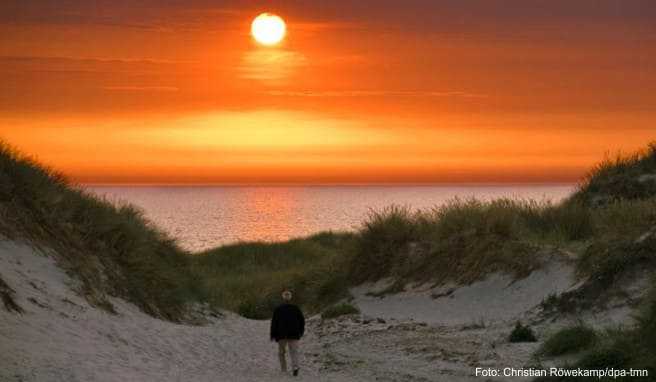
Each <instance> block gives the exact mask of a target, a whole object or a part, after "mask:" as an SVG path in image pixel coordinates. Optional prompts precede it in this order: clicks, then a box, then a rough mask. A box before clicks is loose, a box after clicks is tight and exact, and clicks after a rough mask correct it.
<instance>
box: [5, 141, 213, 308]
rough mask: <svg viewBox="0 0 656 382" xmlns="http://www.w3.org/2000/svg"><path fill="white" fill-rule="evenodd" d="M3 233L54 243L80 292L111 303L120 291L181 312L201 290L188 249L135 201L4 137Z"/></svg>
mask: <svg viewBox="0 0 656 382" xmlns="http://www.w3.org/2000/svg"><path fill="white" fill-rule="evenodd" d="M0 234H1V235H2V236H5V237H8V238H14V239H22V240H27V241H29V242H31V243H33V244H35V245H37V246H41V247H44V248H49V249H52V250H54V252H55V253H56V255H57V257H58V259H59V261H60V264H61V265H62V266H63V267H64V268H65V269H66V270H68V271H69V273H71V274H72V275H74V276H75V277H76V278H77V279H78V280H79V281H80V284H81V285H80V288H81V293H82V294H84V295H85V296H86V297H87V299H88V300H89V301H90V302H91V303H93V304H96V305H98V306H100V307H103V308H105V309H107V310H109V311H112V306H111V304H110V303H109V302H108V300H107V298H106V296H107V295H111V296H119V297H123V298H125V299H126V300H128V301H131V302H133V303H134V304H136V305H137V306H139V307H140V308H141V309H143V310H144V311H145V312H147V313H149V314H152V315H154V316H157V317H162V318H166V319H170V320H176V321H177V320H180V319H181V318H182V316H183V314H184V312H185V306H184V305H185V303H186V302H188V301H190V300H198V299H200V298H201V291H200V290H199V289H198V288H196V286H195V285H194V283H193V280H192V278H191V273H190V272H189V266H188V263H189V257H188V256H187V255H186V254H185V253H184V252H183V251H181V250H180V249H179V248H178V247H177V245H176V244H175V242H174V241H173V240H172V239H170V238H169V237H167V236H166V235H165V234H163V233H162V232H161V231H160V230H158V229H157V228H156V227H154V226H153V225H152V224H151V223H150V222H148V221H147V220H145V219H144V218H143V216H142V214H141V212H140V211H139V210H138V209H136V208H135V207H133V206H130V205H121V206H115V205H113V204H111V203H109V202H107V201H105V200H102V199H99V198H97V197H95V196H92V195H90V194H88V193H86V192H85V191H83V190H82V189H81V188H78V187H76V186H75V185H72V184H70V183H69V182H68V181H67V180H66V179H65V178H64V177H63V176H62V175H61V174H59V173H57V172H55V171H53V170H51V169H49V168H47V167H44V166H42V165H41V164H38V163H37V162H36V161H35V160H33V159H31V158H29V157H26V156H24V155H21V154H19V153H17V152H16V151H15V150H13V149H12V148H11V147H9V146H7V145H6V144H0Z"/></svg>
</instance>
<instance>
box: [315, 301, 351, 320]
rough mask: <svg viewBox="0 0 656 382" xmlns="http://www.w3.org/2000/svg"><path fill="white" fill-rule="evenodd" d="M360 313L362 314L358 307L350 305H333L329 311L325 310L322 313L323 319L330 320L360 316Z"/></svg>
mask: <svg viewBox="0 0 656 382" xmlns="http://www.w3.org/2000/svg"><path fill="white" fill-rule="evenodd" d="M358 313H360V309H358V308H357V307H355V306H353V305H351V304H349V303H341V304H338V305H333V306H331V307H329V308H328V309H326V310H324V311H323V312H322V313H321V318H323V319H330V318H336V317H340V316H345V315H348V314H358Z"/></svg>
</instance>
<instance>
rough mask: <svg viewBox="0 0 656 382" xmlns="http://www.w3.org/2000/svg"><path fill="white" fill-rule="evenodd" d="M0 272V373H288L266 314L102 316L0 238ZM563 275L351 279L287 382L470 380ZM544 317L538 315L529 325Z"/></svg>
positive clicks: (129, 310) (184, 377)
mask: <svg viewBox="0 0 656 382" xmlns="http://www.w3.org/2000/svg"><path fill="white" fill-rule="evenodd" d="M0 277H1V278H2V279H3V280H4V281H5V282H6V283H7V284H8V285H9V286H10V287H11V288H12V289H13V290H15V292H16V294H15V296H14V297H15V300H16V302H17V303H18V304H19V305H20V306H21V307H22V308H23V309H24V310H25V313H23V314H17V313H10V312H8V311H7V310H6V309H4V307H3V306H0V381H3V382H4V381H48V382H49V381H85V382H86V381H120V382H127V381H226V382H232V381H236V382H239V381H281V380H289V379H292V377H291V376H289V375H281V373H280V372H279V371H278V365H277V356H276V345H275V344H273V343H271V342H269V340H268V329H269V327H268V325H269V323H268V322H267V321H253V320H247V319H244V318H241V317H238V316H236V315H234V314H231V313H226V314H225V317H224V318H211V317H209V318H208V320H209V323H208V324H207V325H204V326H189V325H177V324H173V323H170V322H166V321H162V320H158V319H155V318H152V317H150V316H148V315H146V314H144V313H142V312H140V311H139V310H138V309H137V308H136V307H134V306H133V305H131V304H129V303H126V302H124V301H122V300H119V299H113V300H112V303H113V304H114V305H115V307H116V309H117V311H118V312H119V314H118V315H111V314H108V313H106V312H103V311H101V310H99V309H97V308H94V307H91V306H89V304H88V303H87V302H86V301H85V300H84V299H83V298H81V297H79V296H77V295H76V294H75V292H73V290H74V289H75V282H74V281H73V280H71V279H70V278H69V277H68V276H67V275H66V274H65V273H64V272H63V271H62V270H61V269H60V268H59V267H58V266H57V265H56V264H55V262H54V261H53V260H52V259H51V258H49V257H46V256H43V255H40V254H38V253H37V252H36V251H35V250H33V249H32V248H30V247H28V246H25V245H21V244H16V243H12V242H7V241H4V242H1V241H0ZM573 284H574V280H573V275H572V270H571V267H569V266H568V265H567V264H565V263H559V262H554V263H552V264H551V265H549V266H548V267H547V268H545V270H543V271H536V272H534V273H533V274H532V275H530V276H529V277H528V278H526V279H524V280H520V281H518V282H515V283H512V282H511V280H510V279H509V278H507V277H504V276H500V275H493V276H491V277H489V278H488V279H486V280H484V281H481V282H477V283H474V284H472V285H470V286H466V287H461V288H457V289H455V290H454V291H453V293H451V294H450V295H449V296H444V297H440V298H437V299H434V298H431V294H435V293H443V292H444V291H445V288H441V289H433V290H429V289H423V290H415V291H411V292H404V293H400V294H397V295H392V296H388V297H385V298H382V299H380V298H374V297H368V296H366V292H367V290H368V288H369V289H371V288H372V286H365V287H361V288H357V289H356V290H354V291H353V292H354V295H355V297H356V298H355V302H356V304H357V305H358V306H359V307H360V308H361V309H362V311H363V313H364V315H363V316H357V315H356V316H347V317H343V318H340V319H337V320H328V321H322V320H321V319H319V318H317V317H314V318H311V319H309V320H308V328H307V335H306V337H305V338H304V339H303V341H302V353H303V354H302V356H303V367H302V370H301V378H297V379H295V380H308V381H317V380H323V381H337V382H339V381H370V380H371V381H374V380H376V381H469V380H477V379H476V378H474V377H473V376H472V374H473V371H474V368H475V367H476V366H491V367H502V366H514V367H521V366H524V365H526V364H527V363H528V362H530V360H531V354H532V352H533V351H534V350H535V349H536V348H537V346H538V344H536V343H533V344H510V343H508V342H507V340H506V338H507V335H508V333H509V331H510V330H511V328H512V325H513V324H514V320H515V319H517V318H519V317H529V316H530V315H531V314H534V313H535V311H536V309H537V308H536V306H537V305H539V303H540V302H541V301H542V299H544V298H545V297H547V296H548V295H549V294H551V293H559V292H562V291H564V290H567V289H568V288H571V287H572V285H573ZM616 308H617V309H616V310H615V313H617V312H620V313H617V314H616V316H617V317H615V318H614V319H616V320H624V319H626V315H627V313H628V312H629V310H627V309H626V307H624V306H617V307H616ZM621 309H624V311H621ZM601 316H603V317H607V315H603V314H601ZM377 318H380V320H377ZM481 323H482V324H484V325H483V327H476V326H474V327H472V325H471V324H481ZM549 325H551V324H548V323H542V324H539V325H537V326H536V330H537V331H538V334H539V335H540V334H542V333H544V332H546V331H550V330H553V328H554V326H553V325H551V326H549ZM561 325H562V324H561ZM478 380H480V379H478Z"/></svg>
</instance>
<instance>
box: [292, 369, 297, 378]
mask: <svg viewBox="0 0 656 382" xmlns="http://www.w3.org/2000/svg"><path fill="white" fill-rule="evenodd" d="M292 375H293V376H294V377H298V369H294V371H293V372H292Z"/></svg>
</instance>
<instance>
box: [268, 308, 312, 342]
mask: <svg viewBox="0 0 656 382" xmlns="http://www.w3.org/2000/svg"><path fill="white" fill-rule="evenodd" d="M304 333H305V317H303V312H301V309H299V307H298V306H296V305H292V304H282V305H280V306H279V307H277V308H276V310H275V311H274V312H273V318H272V319H271V339H272V340H276V341H278V340H300V339H301V337H303V334H304Z"/></svg>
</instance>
